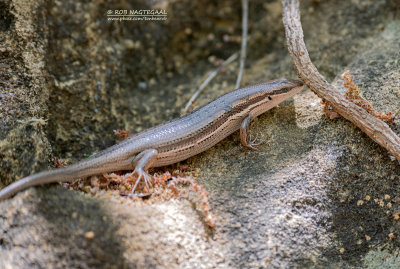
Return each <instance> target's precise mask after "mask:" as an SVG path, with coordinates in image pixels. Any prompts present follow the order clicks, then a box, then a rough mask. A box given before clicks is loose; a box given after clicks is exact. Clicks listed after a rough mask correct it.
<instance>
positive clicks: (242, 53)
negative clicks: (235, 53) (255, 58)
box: [235, 0, 249, 89]
mask: <svg viewBox="0 0 400 269" xmlns="http://www.w3.org/2000/svg"><path fill="white" fill-rule="evenodd" d="M248 7H249V3H248V1H247V0H242V12H243V15H242V46H241V48H240V67H239V74H238V77H237V80H236V87H235V89H239V88H240V83H241V82H242V77H243V70H244V62H245V60H246V46H247V18H248V16H249V11H248V10H249V8H248Z"/></svg>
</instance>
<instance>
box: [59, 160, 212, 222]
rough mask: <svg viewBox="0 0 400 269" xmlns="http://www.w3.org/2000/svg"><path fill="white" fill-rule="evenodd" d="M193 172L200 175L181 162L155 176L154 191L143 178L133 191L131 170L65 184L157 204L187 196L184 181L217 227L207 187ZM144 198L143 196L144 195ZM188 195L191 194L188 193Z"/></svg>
mask: <svg viewBox="0 0 400 269" xmlns="http://www.w3.org/2000/svg"><path fill="white" fill-rule="evenodd" d="M191 175H194V176H196V175H198V171H197V170H195V171H193V173H192V171H190V168H189V166H188V165H181V166H180V167H179V169H175V170H173V172H172V173H171V172H169V171H165V172H164V173H156V174H154V175H153V176H152V180H153V182H152V186H151V188H150V189H151V192H150V189H148V186H146V184H145V183H144V180H141V181H140V183H139V184H138V186H137V188H136V191H135V193H134V194H133V193H131V191H132V189H133V186H134V185H135V183H136V181H137V175H136V174H132V173H127V174H122V173H121V172H116V173H106V174H103V176H98V177H97V176H92V177H89V178H86V179H79V180H75V181H73V182H71V183H68V184H66V187H67V188H69V189H74V190H77V191H83V192H85V193H90V194H92V195H94V196H114V197H122V198H127V199H129V200H131V201H133V202H134V203H137V204H142V205H145V204H155V203H157V202H161V201H168V200H170V199H172V198H179V197H184V195H185V194H186V193H187V190H186V188H185V187H184V186H183V185H189V193H193V194H195V195H196V196H197V197H199V200H200V202H199V208H201V211H202V212H203V215H204V222H205V223H206V224H207V225H208V226H210V227H212V228H214V227H215V226H216V217H215V216H214V215H213V214H212V213H211V207H210V203H209V201H208V197H207V194H208V193H207V191H206V190H205V188H204V186H202V185H199V184H198V183H197V182H196V180H195V179H193V178H192V176H191ZM141 198H143V199H141ZM186 198H187V199H189V197H186Z"/></svg>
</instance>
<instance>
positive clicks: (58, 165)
mask: <svg viewBox="0 0 400 269" xmlns="http://www.w3.org/2000/svg"><path fill="white" fill-rule="evenodd" d="M54 166H55V167H56V168H61V167H65V166H67V162H66V161H64V160H63V159H60V158H57V157H55V158H54Z"/></svg>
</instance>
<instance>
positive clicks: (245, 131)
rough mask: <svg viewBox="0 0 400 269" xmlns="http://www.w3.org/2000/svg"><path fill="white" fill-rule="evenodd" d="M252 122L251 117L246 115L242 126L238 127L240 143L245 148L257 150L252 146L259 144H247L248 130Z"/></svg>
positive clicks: (252, 142)
mask: <svg viewBox="0 0 400 269" xmlns="http://www.w3.org/2000/svg"><path fill="white" fill-rule="evenodd" d="M252 120H253V116H251V115H248V116H247V117H246V118H244V120H243V121H242V124H241V125H240V141H241V142H242V145H243V146H245V147H246V148H249V149H252V150H257V148H256V147H254V146H257V145H260V144H261V143H254V142H255V141H251V142H250V143H249V129H250V123H251V121H252Z"/></svg>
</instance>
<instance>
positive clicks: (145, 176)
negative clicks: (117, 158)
mask: <svg viewBox="0 0 400 269" xmlns="http://www.w3.org/2000/svg"><path fill="white" fill-rule="evenodd" d="M134 173H136V174H137V175H138V178H137V180H136V183H135V186H133V189H132V193H134V192H135V190H136V187H137V185H138V184H139V182H140V179H141V178H142V177H143V179H144V183H146V187H147V189H149V185H150V186H151V185H152V184H151V182H150V180H151V176H150V175H149V174H147V173H146V172H145V171H144V170H143V169H142V168H135V170H134V171H133V172H132V175H133V174H134Z"/></svg>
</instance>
